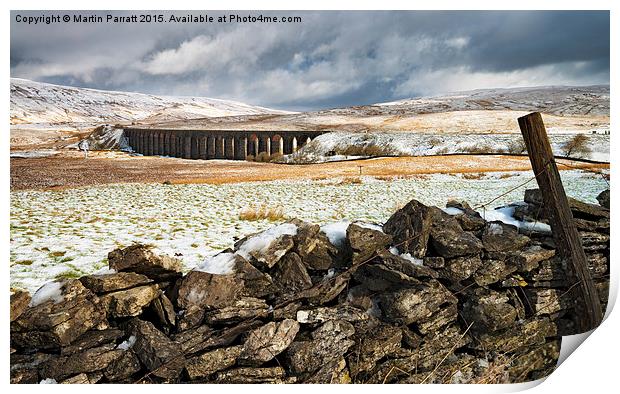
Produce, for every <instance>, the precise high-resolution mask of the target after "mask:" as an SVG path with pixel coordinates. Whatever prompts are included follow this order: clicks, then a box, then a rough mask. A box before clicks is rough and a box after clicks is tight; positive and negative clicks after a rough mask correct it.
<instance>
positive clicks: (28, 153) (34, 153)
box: [10, 149, 60, 159]
mask: <svg viewBox="0 0 620 394" xmlns="http://www.w3.org/2000/svg"><path fill="white" fill-rule="evenodd" d="M59 153H60V152H59V151H57V150H53V149H41V150H23V151H12V152H11V153H10V157H11V159H39V158H42V157H50V156H54V155H57V154H59Z"/></svg>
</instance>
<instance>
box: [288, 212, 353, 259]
mask: <svg viewBox="0 0 620 394" xmlns="http://www.w3.org/2000/svg"><path fill="white" fill-rule="evenodd" d="M291 223H293V224H295V225H296V226H297V234H296V235H295V236H293V240H294V244H295V245H294V248H293V251H294V252H295V253H296V254H297V255H298V256H299V257H300V258H301V261H302V262H303V264H304V265H305V266H306V267H307V268H308V269H311V270H328V269H330V268H333V267H336V266H339V265H340V264H341V263H342V260H343V259H345V258H346V256H347V255H348V254H349V253H347V252H348V250H347V248H346V247H343V248H342V249H343V250H339V249H338V248H337V247H336V246H334V245H332V243H331V242H329V238H327V236H326V235H325V234H324V233H323V232H321V227H320V226H319V225H316V224H310V223H306V222H303V221H301V220H297V219H293V220H291Z"/></svg>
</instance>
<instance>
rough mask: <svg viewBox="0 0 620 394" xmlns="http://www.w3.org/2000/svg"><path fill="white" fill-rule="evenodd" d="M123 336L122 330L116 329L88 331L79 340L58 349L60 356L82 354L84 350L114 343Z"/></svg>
mask: <svg viewBox="0 0 620 394" xmlns="http://www.w3.org/2000/svg"><path fill="white" fill-rule="evenodd" d="M123 335H124V333H123V331H122V330H119V329H118V328H107V329H105V330H96V329H93V330H89V331H87V332H85V333H84V334H82V335H81V336H80V337H79V338H77V339H76V340H75V341H73V342H72V343H71V345H69V346H65V347H63V348H61V349H60V354H61V355H62V356H66V355H70V354H73V353H79V352H83V351H84V350H87V349H91V348H94V347H98V346H102V345H104V344H108V343H112V342H115V341H116V340H117V339H119V338H121V337H122V336H123Z"/></svg>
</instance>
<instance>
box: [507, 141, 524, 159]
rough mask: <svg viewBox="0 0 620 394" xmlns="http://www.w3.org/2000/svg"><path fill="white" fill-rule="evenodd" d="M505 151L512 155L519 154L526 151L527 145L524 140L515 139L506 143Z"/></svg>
mask: <svg viewBox="0 0 620 394" xmlns="http://www.w3.org/2000/svg"><path fill="white" fill-rule="evenodd" d="M507 153H511V154H513V155H520V154H522V153H527V146H526V145H525V141H523V140H522V139H517V140H514V141H512V142H510V143H509V144H508V148H507Z"/></svg>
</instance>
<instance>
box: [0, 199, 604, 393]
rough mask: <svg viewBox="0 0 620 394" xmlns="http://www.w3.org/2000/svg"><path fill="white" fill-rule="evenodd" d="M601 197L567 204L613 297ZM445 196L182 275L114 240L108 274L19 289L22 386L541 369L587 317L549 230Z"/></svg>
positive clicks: (307, 228)
mask: <svg viewBox="0 0 620 394" xmlns="http://www.w3.org/2000/svg"><path fill="white" fill-rule="evenodd" d="M524 200H525V201H524V202H523V203H520V204H516V205H515V206H514V212H515V214H514V215H515V217H517V218H519V219H520V220H525V221H528V220H530V221H531V220H536V221H537V222H539V223H544V222H545V221H546V219H545V217H546V216H545V215H546V214H545V209H544V207H543V206H542V205H541V198H540V193H539V192H538V191H536V190H528V191H527V192H526V193H525V199H524ZM599 201H600V202H601V205H600V206H599V205H591V204H585V203H582V202H579V201H575V200H571V202H570V206H571V209H572V210H573V215H574V220H575V224H576V225H577V227H578V229H579V231H580V234H581V236H582V240H583V246H584V249H585V251H586V253H587V256H588V264H589V268H590V272H591V274H592V276H593V278H594V280H595V282H596V285H597V289H598V290H599V295H600V298H601V301H602V302H603V305H606V301H607V293H608V285H609V193H608V192H606V193H605V192H604V193H602V194H601V196H599ZM448 205H449V207H450V208H452V209H451V210H449V211H450V212H451V213H456V214H455V215H454V214H448V213H446V212H445V211H444V210H441V209H438V208H436V207H428V206H425V205H423V204H421V203H420V202H418V201H415V200H414V201H411V202H410V203H408V204H407V205H406V206H405V207H403V208H402V209H400V210H399V211H398V212H396V213H394V214H393V215H392V217H391V218H390V219H389V220H388V221H387V222H386V223H385V225H383V226H382V227H379V226H373V225H368V224H364V223H353V224H351V225H349V227H348V229H347V230H346V236H345V237H343V239H341V240H340V241H341V242H335V243H337V244H338V245H337V246H335V245H334V244H332V242H331V241H330V238H328V236H327V235H326V234H325V233H323V232H322V231H321V229H320V227H319V226H318V225H314V224H309V223H305V222H302V221H299V220H292V221H290V222H289V223H287V224H285V225H280V226H285V227H280V228H281V229H283V228H285V229H286V231H279V232H278V231H273V230H268V232H265V233H263V234H258V235H253V236H249V237H246V238H244V239H241V240H240V241H238V242H237V243H236V245H235V247H234V249H232V250H225V251H223V252H222V253H221V254H220V255H219V256H217V260H213V261H217V262H218V264H219V265H212V266H211V267H209V266H208V265H207V266H206V268H205V267H203V271H199V270H193V271H190V272H189V273H187V274H185V275H183V274H182V273H181V264H180V262H179V261H178V260H176V259H174V258H171V257H167V256H161V255H158V254H156V253H155V252H154V251H153V250H151V249H150V248H149V247H147V246H144V245H133V246H130V247H128V248H125V249H118V250H114V251H112V252H110V254H109V264H110V268H111V269H113V270H114V271H112V273H109V274H101V275H89V276H85V277H82V278H80V279H74V280H64V281H60V282H50V283H48V284H46V285H45V286H44V287H43V288H42V289H40V290H39V291H38V292H37V293H35V294H34V295H33V296H32V297H31V296H30V295H29V294H27V293H24V292H19V291H18V292H14V293H13V294H12V295H11V356H10V357H11V367H10V368H11V382H12V383H39V382H41V381H45V382H58V383H112V382H114V383H135V382H146V383H173V382H193V383H203V382H209V383H508V382H523V381H528V380H533V379H538V378H541V377H544V376H546V375H547V374H549V373H550V372H552V371H553V369H554V367H555V364H556V361H557V358H558V355H559V351H560V339H561V336H562V335H568V334H571V333H574V327H575V319H576V316H575V315H574V302H575V299H574V297H573V296H572V292H571V289H572V288H574V286H573V284H572V282H571V279H570V278H569V277H568V276H567V275H566V269H565V264H564V263H563V262H562V261H559V260H558V259H557V258H556V256H555V250H554V243H553V237H552V236H551V234H550V233H548V232H544V231H525V230H523V227H521V228H517V227H515V226H511V225H508V224H505V223H502V222H487V221H485V220H484V219H483V218H482V217H480V215H479V214H478V213H476V212H475V211H473V210H472V209H471V208H470V207H469V206H468V205H467V204H466V203H463V202H454V201H453V202H450V203H449V204H448ZM332 241H333V240H332ZM218 267H219V268H218ZM222 267H228V268H224V269H223V268H222ZM215 268H218V269H219V270H220V272H219V273H214V271H217V270H216V269H215ZM205 270H207V271H209V270H211V271H212V272H205ZM221 271H223V272H221Z"/></svg>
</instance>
